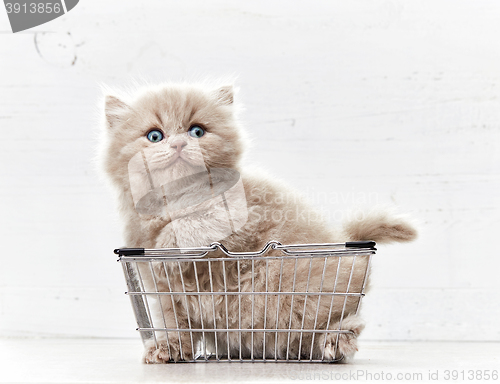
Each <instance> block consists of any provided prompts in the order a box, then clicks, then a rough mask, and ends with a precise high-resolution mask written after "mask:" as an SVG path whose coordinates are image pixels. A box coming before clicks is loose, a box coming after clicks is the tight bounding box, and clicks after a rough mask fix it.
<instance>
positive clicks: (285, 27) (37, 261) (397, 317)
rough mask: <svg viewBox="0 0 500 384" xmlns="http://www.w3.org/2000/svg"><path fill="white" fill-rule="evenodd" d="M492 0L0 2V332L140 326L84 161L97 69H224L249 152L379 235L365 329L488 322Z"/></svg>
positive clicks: (480, 327)
mask: <svg viewBox="0 0 500 384" xmlns="http://www.w3.org/2000/svg"><path fill="white" fill-rule="evenodd" d="M499 20H500V3H499V2H498V1H494V0H490V1H472V0H471V1H457V0H449V1H443V0H419V1H406V0H405V1H403V0H401V1H395V0H393V1H382V0H376V1H368V0H359V1H341V0H337V1H333V0H328V1H311V2H306V1H252V2H250V1H245V2H244V1H229V0H228V1H202V0H197V1H182V2H178V1H165V0H161V1H160V0H157V1H152V0H149V1H133V0H113V1H112V0H106V1H102V0H82V1H81V2H80V4H79V5H77V7H75V8H74V9H73V10H72V11H71V12H69V13H68V14H67V15H65V16H63V17H61V18H59V19H57V20H54V21H52V22H49V23H47V24H45V25H42V26H39V27H36V28H34V29H31V30H28V31H25V32H20V33H17V34H12V33H11V31H10V26H9V23H8V19H7V15H6V12H4V10H3V8H0V129H1V130H0V180H1V182H0V183H1V184H0V215H1V224H0V225H1V227H0V236H1V237H0V241H1V243H0V245H1V256H0V257H1V264H0V336H84V337H87V336H91V337H138V335H136V334H135V331H134V328H135V323H134V318H133V314H132V311H131V308H130V305H129V302H128V298H127V297H125V295H124V294H123V293H124V291H125V283H124V280H123V276H122V272H121V267H120V265H119V264H118V263H117V262H116V257H115V255H113V253H112V251H113V249H114V248H116V247H119V246H121V245H123V241H122V237H121V232H120V222H119V218H118V215H117V214H116V209H115V205H114V202H113V200H112V194H111V193H110V191H109V190H108V189H107V188H106V186H105V185H104V184H103V183H102V182H101V181H100V180H99V178H98V177H97V175H96V172H95V170H94V165H93V160H92V159H93V157H94V152H95V146H96V127H97V126H98V123H99V113H100V108H101V105H100V98H101V91H100V88H99V84H101V83H105V84H109V85H113V86H123V85H128V84H130V83H131V81H132V80H133V79H146V80H150V81H153V82H159V81H164V80H182V79H188V80H189V79H192V78H203V77H205V76H210V77H218V76H225V75H237V76H238V80H237V83H236V84H237V86H238V87H239V88H240V92H239V94H238V100H239V101H240V102H242V103H244V105H245V107H246V110H245V112H244V113H243V115H242V119H243V121H244V123H245V126H246V127H247V130H248V132H249V134H250V136H251V138H252V143H253V145H252V147H251V149H250V150H249V153H248V154H247V162H248V163H249V164H256V165H258V166H260V167H264V168H265V169H267V170H268V171H269V172H270V173H272V174H274V175H276V176H277V177H279V178H281V179H283V180H285V181H287V182H288V183H289V184H290V185H292V186H294V187H295V188H296V189H298V190H299V191H302V193H303V194H306V195H307V196H308V197H309V198H310V199H311V200H312V201H313V203H314V204H315V205H316V206H317V207H319V208H320V209H322V210H323V211H324V212H325V214H326V215H327V216H328V217H329V219H330V221H331V222H332V225H333V224H338V223H339V221H340V220H341V219H342V218H343V217H344V216H345V214H346V212H348V211H349V210H351V209H352V208H354V207H356V206H359V205H362V206H365V207H370V206H373V205H376V204H387V205H391V206H396V207H397V209H398V210H399V211H401V212H405V213H409V214H410V215H411V216H413V217H414V218H415V219H417V220H418V221H419V222H420V238H419V240H418V241H416V242H414V243H412V244H405V245H392V246H380V247H379V252H378V254H377V255H376V257H375V259H374V271H373V289H372V291H371V292H369V294H368V295H367V297H366V299H365V306H364V309H363V313H364V317H365V318H366V319H367V322H368V326H367V329H366V331H365V333H364V335H363V337H364V338H365V339H386V340H497V341H498V340H500V330H499V328H498V324H499V319H500V310H499V302H500V294H499V290H498V275H499V270H500V261H499V260H500V256H499V255H498V251H497V250H496V249H497V238H498V227H499V222H500V212H499V196H500V194H499V192H500V191H499V186H500V155H499V153H500V102H499V96H500V44H499V43H498V37H499V36H500V22H499Z"/></svg>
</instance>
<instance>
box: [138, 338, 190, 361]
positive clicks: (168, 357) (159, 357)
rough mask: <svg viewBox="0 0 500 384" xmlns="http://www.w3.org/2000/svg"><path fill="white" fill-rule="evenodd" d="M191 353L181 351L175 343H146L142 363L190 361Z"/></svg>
mask: <svg viewBox="0 0 500 384" xmlns="http://www.w3.org/2000/svg"><path fill="white" fill-rule="evenodd" d="M191 359H192V353H191V351H189V352H186V351H184V350H183V351H182V352H181V350H180V348H179V345H178V344H176V343H172V342H170V343H167V342H166V341H157V344H156V345H155V343H154V341H148V343H147V344H146V347H145V351H144V358H143V361H144V363H146V364H164V363H169V362H173V361H180V360H191Z"/></svg>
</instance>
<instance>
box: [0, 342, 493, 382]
mask: <svg viewBox="0 0 500 384" xmlns="http://www.w3.org/2000/svg"><path fill="white" fill-rule="evenodd" d="M140 355H141V343H140V341H139V340H136V339H0V367H1V368H0V383H158V382H185V383H188V382H218V383H220V382H231V383H238V382H248V381H259V382H276V381H280V382H297V381H309V380H313V379H323V380H330V381H332V380H333V381H340V380H348V381H358V380H359V381H365V380H367V379H368V380H370V379H371V380H370V381H372V380H373V381H378V382H380V381H387V380H392V381H403V382H404V381H419V382H425V381H429V380H430V379H436V378H438V379H439V381H447V382H450V381H453V380H451V379H452V378H453V376H452V375H455V374H456V375H458V377H457V379H458V380H460V381H461V379H462V375H463V376H464V379H465V380H464V381H470V382H473V380H470V379H471V378H472V377H471V375H478V372H479V371H481V375H482V378H483V380H481V382H498V381H499V379H497V380H492V379H490V380H487V381H486V380H484V377H485V375H487V374H488V372H486V371H489V374H490V375H491V374H492V371H493V370H497V371H498V370H500V364H499V362H500V343H474V342H463V343H458V342H366V341H365V342H360V351H359V352H358V354H357V355H356V357H355V359H354V361H353V362H351V363H348V364H291V363H288V364H286V363H278V364H276V363H253V364H252V363H190V364H189V363H180V364H165V365H145V364H142V363H141V362H140ZM454 370H455V372H453V371H454ZM447 371H449V372H447ZM462 371H464V372H463V373H462ZM469 371H471V372H469ZM472 371H474V372H472ZM430 375H431V377H429V376H430ZM448 375H449V377H448ZM447 377H448V378H449V379H450V380H446V379H447ZM476 378H478V377H476ZM432 381H433V382H436V381H434V380H432ZM478 381H479V380H478Z"/></svg>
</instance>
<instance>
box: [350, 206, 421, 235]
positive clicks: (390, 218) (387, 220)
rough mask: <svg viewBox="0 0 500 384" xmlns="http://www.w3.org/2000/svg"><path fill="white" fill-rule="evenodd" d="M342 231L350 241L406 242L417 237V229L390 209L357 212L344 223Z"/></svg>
mask: <svg viewBox="0 0 500 384" xmlns="http://www.w3.org/2000/svg"><path fill="white" fill-rule="evenodd" d="M343 232H344V235H345V236H346V238H348V239H349V240H350V241H364V240H373V241H375V242H376V243H392V242H395V241H397V242H408V241H413V240H415V239H416V238H417V230H416V229H415V228H414V227H413V225H412V224H411V223H409V222H408V221H407V220H406V219H405V217H404V216H399V215H395V214H393V213H392V212H391V211H390V210H389V211H388V210H374V211H371V212H368V213H362V212H358V213H356V214H355V215H354V216H353V218H351V219H350V220H349V221H347V222H346V223H345V224H344V227H343Z"/></svg>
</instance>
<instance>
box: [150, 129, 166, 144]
mask: <svg viewBox="0 0 500 384" xmlns="http://www.w3.org/2000/svg"><path fill="white" fill-rule="evenodd" d="M148 140H149V141H151V142H152V143H157V142H159V141H162V140H163V133H161V131H158V130H157V129H154V130H152V131H149V133H148Z"/></svg>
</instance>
